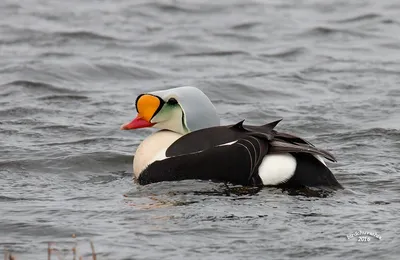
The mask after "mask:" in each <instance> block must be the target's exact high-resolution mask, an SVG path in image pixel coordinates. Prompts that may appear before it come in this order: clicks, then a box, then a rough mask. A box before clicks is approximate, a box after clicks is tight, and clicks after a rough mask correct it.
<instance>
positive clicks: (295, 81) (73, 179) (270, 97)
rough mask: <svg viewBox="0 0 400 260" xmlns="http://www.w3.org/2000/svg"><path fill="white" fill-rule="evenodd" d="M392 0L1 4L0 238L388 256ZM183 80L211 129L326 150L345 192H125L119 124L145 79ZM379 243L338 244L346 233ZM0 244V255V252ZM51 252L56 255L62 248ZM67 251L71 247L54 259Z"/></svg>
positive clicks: (395, 99)
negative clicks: (268, 135)
mask: <svg viewBox="0 0 400 260" xmlns="http://www.w3.org/2000/svg"><path fill="white" fill-rule="evenodd" d="M399 12H400V5H399V4H398V3H397V1H394V0H389V1H372V0H369V1H350V2H349V1H338V0H336V1H335V0H333V1H311V0H304V1H297V0H296V1H295V0H291V1H289V0H288V1H142V2H140V1H128V0H122V1H118V2H115V1H111V0H89V1H78V0H73V1H68V2H62V1H56V0H30V1H29V0H26V1H19V2H17V1H12V0H6V1H1V3H0V15H1V17H2V19H1V20H0V35H1V36H0V151H1V152H0V187H1V189H0V246H1V247H5V248H8V249H9V250H11V251H13V252H14V253H15V254H16V255H17V258H18V259H46V257H47V256H46V254H47V242H55V243H57V244H56V246H57V247H58V248H66V249H68V248H69V249H70V248H72V246H73V243H74V241H75V240H74V239H73V238H72V234H76V236H77V238H76V241H77V243H78V248H79V250H80V253H81V254H83V255H85V256H87V258H88V256H89V255H90V252H91V250H90V244H89V240H92V241H93V243H94V246H95V250H96V252H97V254H98V259H159V258H163V259H204V258H206V259H376V258H378V257H379V258H381V259H397V256H398V255H399V254H400V249H399V247H398V245H399V241H400V240H399V231H400V230H399V229H400V221H399V219H398V212H399V210H400V199H399V195H398V194H399V183H398V179H399V177H400V173H399V172H400V166H399V159H398V155H399V153H400V141H399V140H400V127H399V125H400V89H399V84H400V51H399V50H400V19H399V17H398V13H399ZM181 85H195V86H197V87H199V88H200V89H202V90H203V91H204V92H205V93H206V94H207V95H208V96H209V97H210V98H211V99H212V101H213V102H214V104H215V106H216V107H217V110H218V113H219V115H220V116H221V118H222V122H223V123H224V124H228V123H235V122H238V121H240V120H242V119H246V120H247V122H248V123H251V124H262V123H264V122H266V121H271V120H274V119H276V118H279V117H283V118H284V121H283V122H282V123H281V124H280V125H279V127H278V129H279V130H281V131H288V132H290V133H294V134H298V135H300V136H303V137H305V138H307V139H309V140H310V141H312V142H313V143H315V144H316V145H318V146H319V147H321V148H324V149H327V150H328V151H330V152H332V153H333V154H334V155H335V156H336V157H337V159H338V163H336V164H330V167H331V168H332V170H333V172H334V174H335V176H336V177H337V179H338V180H339V181H340V182H341V183H342V184H343V185H344V186H345V188H346V189H345V190H342V191H337V192H335V193H331V194H325V195H321V194H316V195H315V196H313V195H310V194H302V193H293V192H290V191H282V190H279V189H274V188H266V189H263V190H261V191H256V190H255V191H252V192H249V191H247V192H246V191H242V190H241V189H232V187H231V188H229V189H228V188H227V187H225V186H224V185H222V184H213V183H208V182H196V181H185V182H176V183H159V184H154V185H150V186H144V187H140V186H138V185H136V184H134V183H133V182H132V177H131V175H132V154H133V151H134V150H135V148H136V147H137V145H138V144H139V143H140V142H141V140H143V138H145V137H146V136H147V135H149V134H150V132H151V131H150V130H140V131H120V130H119V127H120V125H121V124H122V123H125V122H127V121H129V120H131V119H132V118H133V117H134V116H135V111H134V107H133V104H134V100H135V98H136V96H137V95H138V94H140V93H142V92H144V91H152V90H157V89H164V88H168V87H175V86H181ZM359 230H360V231H368V232H375V233H377V234H378V235H380V236H381V237H382V239H381V240H378V239H376V238H373V237H372V238H371V241H369V242H357V239H355V238H353V239H347V235H350V234H352V233H354V232H356V231H359ZM1 250H2V249H1ZM64 253H65V254H67V252H66V251H65V252H64ZM68 259H72V253H69V255H68Z"/></svg>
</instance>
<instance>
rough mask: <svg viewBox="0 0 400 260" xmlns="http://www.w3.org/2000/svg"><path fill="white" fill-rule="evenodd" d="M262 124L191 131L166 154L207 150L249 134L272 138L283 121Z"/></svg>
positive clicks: (175, 154) (174, 154)
mask: <svg viewBox="0 0 400 260" xmlns="http://www.w3.org/2000/svg"><path fill="white" fill-rule="evenodd" d="M281 120H282V119H279V120H277V121H274V122H271V123H268V124H265V125H261V126H244V125H243V121H241V122H239V123H237V124H235V125H230V126H217V127H211V128H206V129H201V130H198V131H194V132H191V133H190V134H187V135H184V136H182V137H181V138H179V139H178V140H176V141H175V142H174V143H173V144H172V145H171V146H170V147H169V148H168V149H167V151H166V156H167V157H171V156H177V155H182V154H187V153H194V152H198V151H203V150H207V149H210V148H213V147H216V146H218V145H222V144H226V143H230V142H233V141H237V140H239V139H241V138H245V137H246V136H247V135H254V136H259V137H261V138H266V139H267V140H272V138H273V136H274V133H275V131H273V129H274V127H275V126H276V125H277V124H278V123H279V122H280V121H281Z"/></svg>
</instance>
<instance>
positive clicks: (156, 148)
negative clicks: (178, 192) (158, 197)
mask: <svg viewBox="0 0 400 260" xmlns="http://www.w3.org/2000/svg"><path fill="white" fill-rule="evenodd" d="M181 136H182V135H181V134H178V133H175V132H172V131H167V130H161V131H158V132H155V133H154V134H152V135H150V136H149V137H147V138H146V139H144V140H143V142H142V143H141V144H140V145H139V146H138V148H137V149H136V153H135V157H134V158H133V174H134V175H135V177H136V178H137V177H139V175H140V173H141V172H142V171H143V170H144V169H145V168H146V167H147V166H148V165H149V164H151V163H152V162H154V161H155V160H160V159H161V158H163V157H164V158H165V151H166V150H167V148H168V147H169V146H170V145H171V144H172V143H173V142H175V141H176V140H177V139H178V138H180V137H181Z"/></svg>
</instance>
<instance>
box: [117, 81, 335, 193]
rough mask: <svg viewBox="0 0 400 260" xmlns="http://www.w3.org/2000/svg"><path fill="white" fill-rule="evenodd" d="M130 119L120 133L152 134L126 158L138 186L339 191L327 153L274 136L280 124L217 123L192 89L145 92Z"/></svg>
mask: <svg viewBox="0 0 400 260" xmlns="http://www.w3.org/2000/svg"><path fill="white" fill-rule="evenodd" d="M135 108H136V112H137V116H136V117H135V118H134V119H133V120H132V121H129V122H128V123H125V124H123V125H122V126H121V129H122V130H137V129H141V128H155V129H158V131H156V132H154V133H152V134H151V135H150V136H148V137H147V138H145V139H144V140H143V141H142V142H141V143H140V145H139V146H138V147H137V149H136V153H135V155H134V158H133V177H134V179H135V180H136V182H137V183H138V184H139V185H148V184H152V183H158V182H168V181H182V180H188V179H192V180H205V181H213V182H223V183H231V184H233V185H242V186H257V187H265V186H277V187H287V188H302V187H306V188H307V187H330V188H342V186H341V184H340V183H339V182H338V181H337V179H336V178H335V176H334V175H333V173H332V171H331V170H330V169H329V168H328V166H327V163H326V162H325V160H327V161H331V162H336V159H335V157H334V156H333V155H332V154H331V153H330V152H328V151H326V150H323V149H320V148H317V147H316V146H314V145H313V144H312V143H310V142H309V141H307V140H305V139H304V138H301V137H298V136H296V135H293V134H289V133H284V132H278V131H277V130H275V127H276V126H277V125H278V123H280V122H281V121H282V119H279V120H275V121H272V122H268V123H266V124H263V125H247V124H244V120H240V121H238V122H237V123H236V124H231V125H221V124H220V118H219V116H218V113H217V110H216V108H215V106H214V105H213V103H212V102H211V100H210V99H209V98H208V97H207V95H206V94H204V92H203V91H201V90H200V89H199V88H196V87H193V86H182V87H176V88H170V89H165V90H157V91H152V92H146V93H142V94H140V95H138V96H137V97H136V101H135Z"/></svg>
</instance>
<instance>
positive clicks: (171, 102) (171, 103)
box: [167, 98, 178, 105]
mask: <svg viewBox="0 0 400 260" xmlns="http://www.w3.org/2000/svg"><path fill="white" fill-rule="evenodd" d="M167 103H168V105H176V104H178V101H176V99H175V98H170V99H168V102H167Z"/></svg>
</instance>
